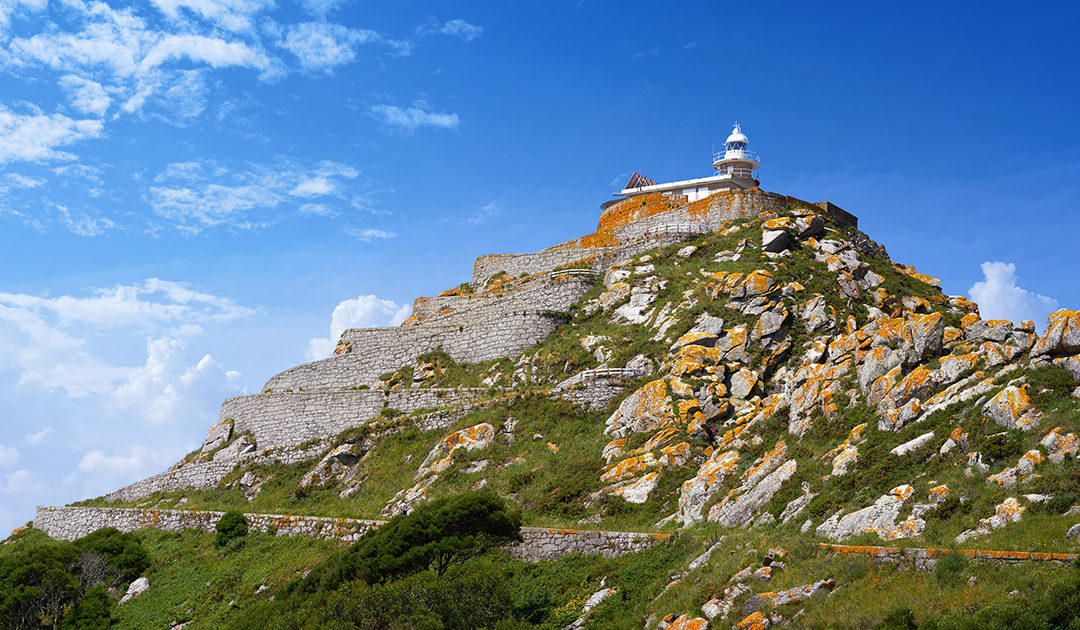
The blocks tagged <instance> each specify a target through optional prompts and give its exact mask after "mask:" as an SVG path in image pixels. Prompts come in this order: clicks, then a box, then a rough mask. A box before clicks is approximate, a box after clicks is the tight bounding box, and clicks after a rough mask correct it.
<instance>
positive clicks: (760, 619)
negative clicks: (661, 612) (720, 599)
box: [669, 593, 773, 630]
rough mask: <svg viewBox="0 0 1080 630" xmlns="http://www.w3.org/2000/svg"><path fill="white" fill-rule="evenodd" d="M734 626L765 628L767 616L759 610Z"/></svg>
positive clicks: (757, 629) (767, 625) (755, 629)
mask: <svg viewBox="0 0 1080 630" xmlns="http://www.w3.org/2000/svg"><path fill="white" fill-rule="evenodd" d="M772 594H773V593H764V594H762V597H764V596H765V595H772ZM669 627H670V626H669ZM735 627H736V628H738V629H739V630H765V629H766V628H768V627H769V618H768V617H766V616H765V613H763V612H761V611H760V610H759V611H758V612H756V613H752V614H750V615H749V616H748V617H746V618H745V619H743V620H742V621H740V622H739V623H737V624H735Z"/></svg>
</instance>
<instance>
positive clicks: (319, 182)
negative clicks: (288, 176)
mask: <svg viewBox="0 0 1080 630" xmlns="http://www.w3.org/2000/svg"><path fill="white" fill-rule="evenodd" d="M332 192H334V185H333V184H332V183H330V180H328V179H327V178H325V177H312V178H305V179H303V180H301V181H300V183H299V184H297V185H296V187H295V188H293V189H292V190H290V191H289V194H290V195H292V196H293V197H317V196H319V195H329V194H330V193H332Z"/></svg>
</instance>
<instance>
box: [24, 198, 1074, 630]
mask: <svg viewBox="0 0 1080 630" xmlns="http://www.w3.org/2000/svg"><path fill="white" fill-rule="evenodd" d="M1078 384H1080V312H1078V311H1070V310H1062V311H1058V312H1057V313H1054V314H1053V315H1052V316H1051V317H1050V319H1049V321H1048V322H1047V325H1046V331H1045V333H1043V334H1042V335H1041V336H1040V335H1038V334H1037V333H1036V328H1035V325H1034V324H1033V322H1030V321H1029V322H1019V323H1014V322H1009V321H1003V320H983V319H981V318H980V316H979V312H978V308H977V306H976V305H975V304H974V303H972V302H970V301H969V300H967V299H965V298H963V297H958V296H947V295H944V294H943V293H942V292H941V290H940V288H939V282H938V281H937V280H936V279H934V278H933V277H930V276H928V275H924V274H922V273H918V272H916V270H915V269H914V268H913V267H910V266H906V265H903V264H899V263H896V262H893V261H892V260H890V259H889V257H888V255H887V253H886V250H885V248H884V247H882V246H881V245H879V244H877V243H875V242H874V241H873V240H871V239H870V238H869V237H868V236H867V235H865V234H863V233H862V232H860V231H859V230H858V229H857V219H855V217H853V216H852V215H850V214H847V213H846V212H843V211H842V210H839V209H838V208H836V207H835V206H832V205H831V204H827V203H823V204H820V205H818V204H811V203H807V202H804V201H801V200H798V199H795V198H791V197H785V196H782V195H777V194H773V193H766V192H763V191H761V190H758V189H751V190H747V191H731V192H722V193H718V194H715V195H712V196H710V197H707V198H705V199H702V200H700V201H695V202H692V203H691V202H687V201H686V200H685V199H684V198H680V197H677V196H662V195H644V196H638V197H632V198H629V199H625V200H622V201H620V202H618V203H615V204H612V205H609V206H608V207H606V208H605V209H604V212H603V214H602V215H601V220H600V225H599V229H598V230H597V232H596V233H594V234H591V235H588V236H585V237H581V238H578V239H575V240H573V241H569V242H567V243H563V244H561V245H558V246H555V247H552V248H549V249H546V250H543V251H541V252H536V253H533V254H510V255H497V256H484V257H482V258H480V259H478V260H477V262H476V265H475V270H474V275H473V278H472V279H471V281H470V282H467V283H464V284H462V285H461V286H459V287H456V288H453V289H450V290H448V291H446V292H444V293H442V294H440V295H439V296H437V297H432V298H419V299H417V300H416V303H415V305H414V312H413V316H412V317H411V318H409V320H408V321H406V322H405V323H404V324H402V326H400V327H396V328H384V329H364V330H348V331H346V332H345V333H343V334H342V337H341V339H340V341H339V342H338V345H337V349H336V351H335V353H334V356H333V357H331V358H329V359H325V360H322V361H316V362H314V363H309V364H305V365H301V366H297V367H295V368H292V369H289V370H286V371H285V372H282V373H281V374H278V375H276V376H274V377H273V378H271V379H270V380H269V381H268V382H267V384H266V386H265V388H264V391H263V392H261V393H259V394H254V395H250V396H241V397H237V398H232V399H229V400H226V401H225V402H224V404H223V405H222V410H221V421H220V423H219V424H217V425H215V426H214V427H213V428H211V429H210V431H209V433H208V435H207V437H206V440H205V443H204V444H203V446H202V448H201V449H199V450H198V451H196V452H193V453H191V454H189V455H188V456H187V457H185V458H184V460H183V461H181V462H178V463H177V464H176V465H175V466H174V467H173V468H171V469H170V470H168V471H166V472H164V473H162V474H160V475H156V476H154V477H151V478H149V479H146V480H143V481H140V482H138V483H135V484H133V485H131V486H128V487H126V488H122V489H120V490H118V491H116V492H114V493H112V494H110V495H108V496H107V497H103V498H100V499H95V500H91V501H86V502H82V503H80V504H77V505H76V506H73V507H69V508H41V509H39V512H38V515H37V518H36V519H35V527H37V528H38V529H41V530H42V531H44V532H45V533H46V534H49V535H52V536H54V537H61V538H75V537H78V536H81V535H84V534H86V533H89V531H92V530H93V529H96V528H97V527H100V526H103V525H114V526H121V528H122V529H129V530H130V529H134V528H137V527H140V526H146V525H151V526H154V525H155V524H158V523H161V522H163V521H162V517H161V515H162V514H166V512H163V510H170V509H171V510H177V511H181V510H183V511H194V510H202V511H205V510H226V509H240V510H242V511H245V512H248V513H252V514H285V515H289V516H290V517H297V516H304V517H334V518H335V519H339V520H341V519H354V521H350V522H351V523H360V522H361V521H363V522H364V523H368V524H369V525H370V526H377V525H378V521H379V519H386V518H389V517H391V516H394V515H397V514H402V513H407V512H409V511H410V510H411V509H413V508H414V506H416V505H418V504H419V503H420V502H423V501H427V500H430V499H432V498H435V497H440V496H445V495H449V494H454V493H458V492H461V491H463V490H466V489H470V488H472V489H478V488H484V487H486V488H490V489H493V490H495V491H496V492H497V493H498V494H500V495H501V496H503V497H506V498H508V499H510V500H511V501H513V502H514V503H516V504H517V505H518V506H520V507H521V509H522V510H523V512H524V515H525V521H526V525H529V526H532V527H534V528H544V527H547V528H560V529H562V530H566V529H572V530H574V531H573V532H563V533H561V534H554V533H552V534H542V533H541V530H539V529H537V530H536V532H537V533H535V534H534V535H533V536H534V537H533V539H528V537H527V540H526V542H525V543H524V547H523V549H524V551H520V552H519V554H518V555H519V557H524V558H527V559H537V558H555V557H559V556H561V555H563V554H564V553H566V552H569V551H584V552H585V553H599V554H601V555H616V554H621V553H624V552H627V551H633V550H637V549H641V548H642V547H643V546H647V545H648V544H650V543H651V542H654V541H658V540H661V539H663V535H665V534H675V533H678V532H688V533H689V534H690V535H698V536H706V535H707V536H708V537H710V541H709V544H708V545H706V546H705V547H703V548H707V549H708V553H705V554H704V555H702V556H701V557H700V558H697V560H695V562H696V563H697V565H696V566H695V565H694V564H693V563H690V564H689V566H687V567H682V568H677V567H672V568H671V571H670V572H669V576H668V577H669V579H671V584H670V586H669V587H668V588H667V589H664V590H663V591H662V593H649V594H648V598H647V600H648V602H650V603H648V604H647V605H646V604H642V605H643V606H646V608H647V609H648V611H650V616H648V617H646V616H645V615H644V614H643V615H642V618H640V619H638V620H637V621H636V623H637V624H640V623H642V622H644V623H646V625H647V626H650V627H657V626H659V627H666V628H668V630H676V629H682V628H703V627H705V624H708V623H710V621H709V620H711V624H712V625H710V626H709V627H731V626H732V625H733V624H735V623H737V622H739V623H741V624H742V625H740V627H765V626H767V625H768V624H769V623H771V622H775V623H788V624H791V623H792V619H791V616H792V615H794V614H802V613H799V611H800V610H803V609H802V606H803V604H802V603H803V602H806V601H807V600H808V599H810V598H813V597H815V596H816V595H817V594H818V593H826V592H829V591H830V590H832V589H833V588H834V586H836V577H837V576H835V575H808V576H807V575H803V576H802V577H803V578H806V579H803V580H802V582H801V583H798V584H794V583H793V584H791V585H790V587H791V588H790V589H786V590H785V589H780V590H776V589H774V588H773V587H772V586H770V587H769V588H770V589H772V590H765V586H764V585H765V584H767V583H768V581H769V580H771V579H772V576H773V575H774V574H780V572H781V569H782V568H783V567H784V566H785V564H786V565H788V566H789V571H788V573H790V574H791V576H792V577H790V578H785V579H791V580H796V579H801V578H795V577H794V576H795V575H798V574H799V571H798V570H792V569H793V568H794V567H792V565H793V564H797V562H796V558H786V555H787V553H788V552H786V551H784V549H782V548H780V543H783V544H784V545H785V546H786V547H794V546H800V548H802V549H804V550H805V549H810V551H807V552H806V554H807V557H811V556H814V554H816V553H818V552H817V551H816V549H817V548H816V547H813V546H812V545H813V544H817V543H856V544H862V545H867V544H878V545H891V546H897V545H900V546H905V547H920V548H939V547H949V548H961V549H971V548H973V545H977V546H980V547H981V548H990V549H997V550H1006V551H1014V552H1024V551H1045V552H1060V553H1067V552H1075V551H1076V549H1077V540H1076V537H1077V532H1078V531H1080V527H1074V525H1076V523H1077V522H1080V516H1077V514H1078V513H1080V507H1077V505H1076V504H1077V502H1078V501H1080V463H1078V462H1077V451H1078V447H1080V442H1078V440H1077V435H1076V434H1077V433H1080V413H1078V412H1080V404H1078V403H1077V398H1080V387H1078ZM118 507H126V508H138V509H139V511H126V512H122V511H109V510H107V509H100V508H118ZM86 508H96V509H97V510H96V511H93V512H88V511H86V510H85V509H86ZM80 510H82V511H80ZM155 515H156V516H155ZM185 518H188V517H180V516H177V517H176V519H175V522H174V524H173V525H170V526H168V527H167V528H179V527H183V526H193V527H199V525H197V524H192V523H194V521H192V520H190V519H189V520H187V521H185V520H184V519H185ZM282 518H285V517H282ZM364 519H366V520H364ZM328 520H331V519H328ZM170 522H173V521H170ZM275 522H276V523H277V524H276V525H272V524H270V523H269V521H267V523H266V524H265V525H264V527H263V528H264V529H269V528H271V526H272V527H273V529H275V530H276V529H277V528H278V526H279V525H281V524H282V523H284V521H280V520H279V521H275ZM342 522H343V521H342ZM185 523H186V525H185ZM304 523H305V524H304V525H303V526H302V527H300V526H298V528H297V529H295V530H290V532H289V533H307V534H312V535H319V536H323V537H330V538H333V537H338V538H346V539H348V536H350V535H354V534H356V533H357V532H359V531H361V530H360V529H357V528H359V527H361V526H360V525H355V526H354V525H348V526H346V525H342V524H341V523H338V524H336V525H334V527H324V525H323V524H320V523H321V522H319V521H317V519H316V520H312V521H304ZM312 523H314V524H312ZM369 525H364V526H363V527H368V526H369ZM305 528H306V529H305ZM334 528H337V529H334ZM342 528H344V529H342ZM350 528H352V529H350ZM346 530H347V531H346ZM582 530H600V531H603V532H606V534H605V536H608V535H609V534H610V536H609V537H608V538H604V539H603V542H596V541H598V540H600V539H599V538H596V537H595V536H594V537H593V538H592V539H590V540H593V541H594V542H591V543H587V544H586V543H583V542H582V540H584V538H582V537H583V536H584V537H587V536H588V533H587V532H585V533H583V532H582ZM544 531H547V530H544ZM342 532H345V533H344V534H343V533H342ZM612 532H637V533H639V534H638V536H639V537H638V538H633V539H632V540H631V539H618V538H617V537H614V534H613V533H612ZM705 532H707V534H705ZM740 532H742V533H740ZM283 533H284V532H283ZM640 534H649V535H650V536H651V537H649V536H646V537H640ZM653 534H659V535H653ZM628 535H629V534H628ZM1070 536H1071V538H1070ZM720 537H727V538H726V539H727V540H728V541H729V542H727V543H724V542H717V540H720ZM530 540H532V542H530ZM751 540H753V541H758V542H751ZM736 541H740V542H738V544H736ZM762 541H764V544H768V542H769V541H778V542H777V543H776V545H775V546H776V547H777V548H776V549H775V550H774V549H770V550H769V551H768V552H765V551H764V548H762V547H761V546H760V545H761V544H762ZM751 544H753V545H754V548H755V549H757V551H755V552H754V553H755V557H758V556H760V557H761V558H763V560H761V561H760V562H757V563H756V564H755V563H754V562H751V563H749V564H750V566H747V567H745V570H742V571H737V572H736V571H732V572H731V573H733V575H724V576H723V578H720V579H717V578H716V571H719V569H714V570H713V573H712V574H710V575H712V577H711V578H710V577H708V576H706V577H701V576H699V577H697V578H694V579H693V580H690V579H689V578H688V579H687V582H691V581H692V582H693V584H694V585H695V586H694V587H693V589H692V590H686V588H688V587H686V586H685V585H684V586H679V584H680V583H681V582H683V578H685V577H686V576H687V575H693V574H694V572H695V571H697V570H698V569H700V568H701V567H702V566H704V564H706V563H709V562H710V554H712V553H713V552H714V551H715V550H716V549H720V550H723V551H727V552H729V554H736V550H739V551H738V553H739V554H742V553H743V551H742V550H743V549H748V548H749V547H750V545H751ZM806 544H810V545H811V546H810V547H806V546H805V545H806ZM530 545H532V547H530ZM768 546H773V545H768ZM843 549H846V548H841V547H835V548H834V550H841V551H842V550H843ZM699 552H700V549H699V550H697V551H692V552H691V551H687V552H686V553H691V555H692V556H694V557H696V556H697V555H698V554H699ZM881 553H884V552H881ZM890 553H893V552H890ZM896 553H900V552H895V553H893V556H892V557H891V559H894V560H902V559H903V558H907V556H903V554H902V553H900V555H899V556H898V555H896ZM920 553H923V554H924V555H923V556H919V558H920V560H919V561H920V562H923V563H924V564H926V565H927V566H932V565H933V564H934V559H933V554H934V552H929V555H926V553H927V552H920ZM901 556H903V558H901ZM912 557H914V556H912ZM1017 558H1019V556H1017ZM1034 559H1038V558H1034ZM996 560H1001V558H996ZM725 562H727V564H732V562H734V563H735V564H740V561H739V560H738V558H737V556H736V559H734V560H732V559H728V560H726V561H725ZM714 564H715V563H714ZM727 564H725V565H724V566H725V567H726V566H727ZM732 566H734V565H732ZM807 566H810V565H807ZM770 567H772V568H770ZM736 568H738V567H736ZM924 568H925V567H924ZM724 570H726V569H724ZM729 578H730V579H729ZM810 578H814V579H810ZM702 579H705V580H706V582H707V583H708V584H707V586H708V587H709V588H708V589H707V590H706V589H705V588H704V586H703V585H702ZM777 583H778V584H781V585H783V584H784V579H780V580H778V582H777ZM849 588H854V587H853V586H849ZM680 589H683V590H680ZM609 590H610V589H609ZM668 590H670V591H671V595H670V596H669V595H666V594H667V593H668ZM602 592H603V589H601V590H600V591H596V593H595V594H594V595H595V597H594V599H596V598H599V601H595V602H594V601H593V599H590V600H589V602H590V603H591V604H592V605H591V606H589V607H588V608H592V607H594V606H598V605H600V603H601V602H602V601H603V599H604V598H605V597H607V596H606V595H604V596H602V595H601V593H602ZM658 595H664V598H663V599H654V598H656V596H658ZM706 595H708V597H706ZM996 596H997V595H995V594H994V593H990V592H987V593H983V594H982V595H981V596H980V597H982V599H981V600H980V601H982V602H984V603H986V602H987V601H989V600H992V599H993V598H994V597H996ZM821 597H825V596H824V595H822V596H821ZM830 597H831V596H830ZM975 599H979V598H975ZM657 602H659V603H657ZM807 605H809V604H807ZM662 606H667V607H668V608H663V609H661V608H660V607H662ZM785 606H787V607H786V608H785ZM582 608H584V606H582ZM588 608H586V612H584V613H581V620H580V623H581V624H585V622H586V617H587V612H588ZM808 610H809V609H808ZM775 611H780V612H775ZM667 613H673V614H671V615H669V616H668V617H666V618H665V616H664V615H665V614H667ZM821 614H822V613H820V612H813V611H811V612H810V613H809V616H808V617H806V618H805V619H810V618H820V617H821ZM680 615H682V617H680ZM747 615H749V616H747ZM770 615H771V616H772V621H771V622H770ZM785 615H787V617H786V618H785ZM814 615H818V617H814ZM744 618H745V619H744ZM695 619H696V620H695ZM799 623H800V622H795V625H796V626H798V625H799ZM808 623H809V622H808ZM755 624H757V625H756V626H755ZM578 627H581V626H578ZM864 627H865V626H864Z"/></svg>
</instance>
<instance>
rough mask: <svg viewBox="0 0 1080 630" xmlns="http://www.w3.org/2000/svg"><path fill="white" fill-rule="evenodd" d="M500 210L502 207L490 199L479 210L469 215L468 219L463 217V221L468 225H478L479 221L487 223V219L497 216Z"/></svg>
mask: <svg viewBox="0 0 1080 630" xmlns="http://www.w3.org/2000/svg"><path fill="white" fill-rule="evenodd" d="M501 212H502V208H501V207H500V206H499V204H497V203H495V202H494V201H492V202H491V203H489V204H487V205H485V206H483V207H481V208H480V209H479V210H477V211H476V214H474V215H473V216H471V217H469V218H468V219H465V221H466V222H467V223H469V224H470V225H480V224H481V223H487V222H488V221H490V220H492V219H494V218H495V217H497V216H499V214H500V213H501Z"/></svg>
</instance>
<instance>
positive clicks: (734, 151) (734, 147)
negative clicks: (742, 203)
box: [712, 123, 761, 186]
mask: <svg viewBox="0 0 1080 630" xmlns="http://www.w3.org/2000/svg"><path fill="white" fill-rule="evenodd" d="M748 142H749V140H748V139H747V137H746V134H744V133H743V132H742V127H740V126H739V123H735V128H734V129H732V130H731V135H730V136H728V137H727V140H725V141H724V151H722V152H720V153H716V154H714V155H713V163H712V165H713V168H715V169H716V172H718V173H720V174H721V175H730V176H732V177H738V178H740V179H745V180H748V181H751V182H753V183H754V185H755V186H756V185H757V184H758V181H757V178H756V177H754V170H756V169H757V168H758V167H760V166H761V160H760V158H758V155H757V153H754V152H753V151H747V150H746V145H747V143H748Z"/></svg>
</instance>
